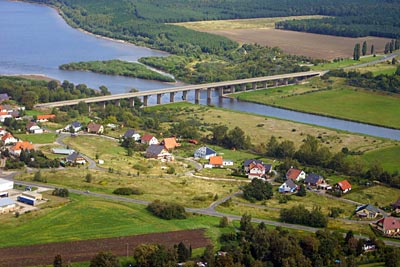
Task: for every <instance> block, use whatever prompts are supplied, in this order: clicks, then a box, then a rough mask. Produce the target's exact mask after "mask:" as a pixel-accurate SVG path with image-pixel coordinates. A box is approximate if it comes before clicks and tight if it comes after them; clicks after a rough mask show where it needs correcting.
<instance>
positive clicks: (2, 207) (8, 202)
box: [0, 197, 18, 213]
mask: <svg viewBox="0 0 400 267" xmlns="http://www.w3.org/2000/svg"><path fill="white" fill-rule="evenodd" d="M17 208H18V206H17V203H16V202H15V201H14V200H12V199H10V198H8V197H5V198H0V213H8V212H12V211H15V210H16V209H17Z"/></svg>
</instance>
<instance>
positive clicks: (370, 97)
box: [235, 85, 400, 128]
mask: <svg viewBox="0 0 400 267" xmlns="http://www.w3.org/2000/svg"><path fill="white" fill-rule="evenodd" d="M305 86H306V87H307V86H308V85H294V86H288V87H284V88H280V89H274V90H273V91H272V92H271V93H269V91H268V89H267V90H260V91H255V92H245V93H240V94H237V95H235V96H236V97H237V98H238V99H240V100H246V101H252V102H257V103H261V104H270V105H275V106H279V107H284V108H289V109H294V110H299V111H304V112H309V113H316V114H322V115H328V116H333V117H338V118H343V119H350V120H355V121H360V122H365V123H371V124H376V125H382V126H389V127H395V128H400V119H399V118H400V109H399V101H400V96H398V95H393V96H391V95H385V94H381V93H378V92H372V91H369V90H363V89H353V88H351V87H349V86H334V87H333V88H334V89H330V90H329V89H328V88H327V89H328V90H321V91H316V92H312V93H308V94H300V93H299V92H301V90H305V89H304V88H303V87H305ZM279 90H280V91H281V92H283V93H282V94H281V95H282V97H279V96H277V94H276V93H277V92H279ZM310 90H311V89H310ZM292 91H295V92H294V93H293V94H291V95H290V92H292ZM296 91H297V92H296ZM311 103H313V104H311ZM314 103H315V104H314Z"/></svg>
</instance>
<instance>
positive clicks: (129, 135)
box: [124, 129, 140, 141]
mask: <svg viewBox="0 0 400 267" xmlns="http://www.w3.org/2000/svg"><path fill="white" fill-rule="evenodd" d="M124 138H125V139H126V138H133V140H135V141H139V140H140V134H139V133H138V132H136V131H135V130H133V129H128V130H127V131H126V132H125V134H124Z"/></svg>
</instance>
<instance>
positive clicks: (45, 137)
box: [15, 133, 57, 144]
mask: <svg viewBox="0 0 400 267" xmlns="http://www.w3.org/2000/svg"><path fill="white" fill-rule="evenodd" d="M15 136H16V137H17V138H19V139H21V140H23V141H29V142H32V144H49V143H54V142H55V141H56V138H57V134H55V133H42V134H16V135H15Z"/></svg>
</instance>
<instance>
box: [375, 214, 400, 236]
mask: <svg viewBox="0 0 400 267" xmlns="http://www.w3.org/2000/svg"><path fill="white" fill-rule="evenodd" d="M373 226H374V227H375V229H376V230H378V231H380V232H381V233H382V234H383V235H385V236H399V235H400V222H399V221H398V220H397V219H396V218H395V217H385V218H382V219H380V220H378V221H377V222H376V223H374V224H373Z"/></svg>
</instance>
